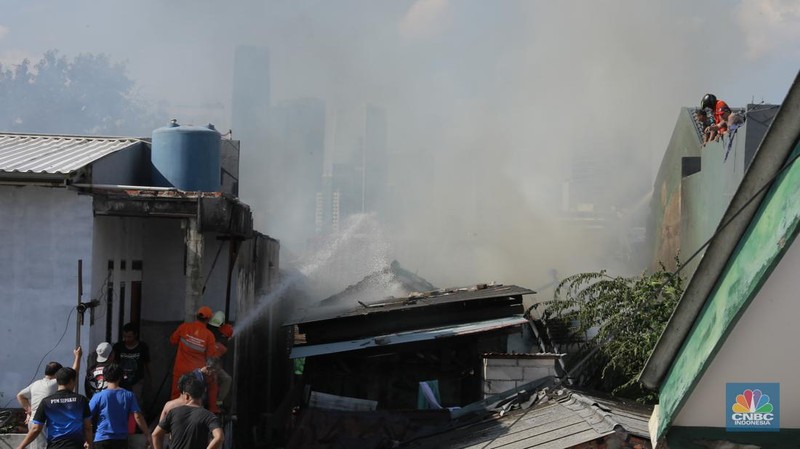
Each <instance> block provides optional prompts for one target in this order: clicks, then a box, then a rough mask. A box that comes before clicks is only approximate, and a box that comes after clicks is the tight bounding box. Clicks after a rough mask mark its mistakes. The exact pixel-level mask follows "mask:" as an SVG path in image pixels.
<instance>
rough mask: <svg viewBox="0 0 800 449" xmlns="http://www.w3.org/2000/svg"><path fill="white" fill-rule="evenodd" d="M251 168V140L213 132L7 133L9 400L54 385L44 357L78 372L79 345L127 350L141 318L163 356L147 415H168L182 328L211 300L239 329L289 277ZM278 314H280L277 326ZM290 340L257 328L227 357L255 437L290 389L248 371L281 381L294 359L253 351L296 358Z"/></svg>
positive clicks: (1, 272) (3, 190)
mask: <svg viewBox="0 0 800 449" xmlns="http://www.w3.org/2000/svg"><path fill="white" fill-rule="evenodd" d="M238 173H239V143H238V142H237V141H232V140H226V139H221V136H220V134H219V133H218V132H217V131H216V130H214V129H213V127H212V126H210V125H209V126H208V127H195V126H179V125H177V123H174V122H173V124H172V125H171V126H169V127H166V128H161V129H159V130H156V131H155V132H154V133H153V139H152V140H151V139H136V138H117V137H90V136H61V135H59V136H56V135H28V134H25V135H23V134H0V231H2V235H3V237H2V239H0V242H2V245H0V246H2V254H3V257H2V258H0V291H2V294H0V295H1V296H2V297H3V299H4V305H5V306H6V307H7V312H8V315H6V316H7V317H12V316H13V317H14V319H5V320H3V321H2V332H3V335H4V336H5V337H4V338H3V339H2V341H0V365H2V366H3V367H4V369H3V372H2V373H0V391H2V392H3V393H4V396H3V397H4V399H6V398H10V399H13V398H14V395H15V394H16V392H17V391H19V390H20V389H22V388H23V387H24V386H26V385H27V384H28V383H29V382H30V381H32V380H33V379H37V378H40V377H41V376H42V372H41V369H39V367H41V366H42V362H43V363H46V362H48V361H50V360H58V361H60V362H62V363H64V364H68V363H69V361H70V360H71V359H72V349H73V348H74V347H75V345H76V344H78V343H79V344H81V345H82V346H83V348H84V354H86V355H88V354H89V353H90V352H91V351H92V350H93V349H94V348H95V347H96V346H97V344H98V343H100V342H103V341H108V342H111V343H114V342H117V341H120V339H121V332H122V326H123V324H125V323H127V322H132V323H136V324H138V325H139V327H140V333H141V340H142V341H144V342H146V343H147V344H148V345H149V347H150V352H151V357H152V362H151V372H152V376H153V379H152V382H151V383H150V385H149V388H147V389H146V390H145V400H144V402H145V404H144V408H145V412H146V414H147V415H148V416H149V417H152V416H154V414H155V415H157V411H158V410H160V407H161V405H160V404H163V402H164V401H165V400H166V399H167V395H168V394H169V388H170V382H171V368H172V363H173V360H174V354H175V347H173V346H171V345H170V344H169V335H170V333H171V332H172V331H173V330H174V329H175V328H176V327H177V326H178V324H180V323H181V322H183V321H184V320H193V319H194V314H195V313H196V310H197V309H198V308H199V307H200V306H201V305H208V306H209V307H211V308H212V309H213V310H221V311H224V312H225V314H226V316H227V317H228V321H229V322H232V323H235V322H236V320H237V319H238V318H240V317H243V316H245V315H246V314H248V313H249V312H251V311H253V310H255V309H256V308H257V306H258V304H257V302H258V298H259V296H261V295H263V294H265V293H266V292H267V291H269V289H270V288H271V287H272V286H273V285H274V284H275V282H276V280H277V276H278V252H279V243H278V241H277V240H275V239H273V238H270V237H268V236H266V235H264V234H261V233H259V232H257V231H256V230H254V229H253V221H252V214H251V210H250V207H249V206H248V205H247V204H245V203H243V202H242V201H240V200H239V198H238V196H237V195H238V185H239V180H238ZM12 236H13V237H12ZM270 313H271V314H278V313H280V307H277V306H276V307H272V308H270V310H269V311H268V313H267V314H265V316H264V317H263V322H264V323H267V322H269V321H268V320H273V319H275V317H272V316H269V315H270ZM276 329H278V330H279V329H280V328H279V326H276ZM281 335H282V334H281ZM65 336H66V337H65ZM73 337H74V338H73ZM279 341H280V339H279V338H278V336H277V335H272V333H271V332H270V329H269V327H268V326H266V325H264V326H252V327H250V328H249V329H248V330H245V331H244V332H243V333H241V335H237V336H236V338H235V340H234V343H233V344H232V346H235V348H232V349H234V350H233V351H231V352H229V353H228V355H227V356H226V358H225V360H224V363H225V364H226V365H227V368H228V370H229V372H230V373H231V374H232V375H233V376H234V379H235V381H234V385H235V387H234V388H235V391H234V392H233V393H232V396H233V402H232V406H233V409H234V410H238V411H239V413H240V415H241V416H242V418H241V419H240V420H239V426H240V427H242V428H244V429H246V430H244V431H243V432H241V433H242V434H243V435H245V436H246V438H252V435H254V433H255V432H253V430H252V428H254V427H257V426H258V422H257V421H258V420H259V419H260V418H259V417H260V416H261V415H262V414H263V413H264V412H266V410H264V407H265V406H264V405H262V404H267V403H270V402H272V399H271V398H270V395H271V394H272V392H271V390H270V388H271V386H277V388H280V385H281V382H280V381H279V380H276V382H267V383H266V384H265V383H264V382H262V381H259V382H258V383H255V382H254V381H253V380H252V379H248V378H247V377H245V376H241V374H242V373H247V372H249V371H250V370H252V369H259V370H261V371H262V372H265V373H268V374H267V375H268V376H269V379H272V378H273V370H279V369H280V368H279V367H278V365H277V364H273V363H272V362H271V360H273V359H277V358H280V357H277V356H275V357H265V358H261V359H260V360H261V361H259V362H258V363H259V365H258V366H257V367H256V366H254V365H253V363H255V362H253V361H248V360H247V359H246V358H245V357H243V356H242V354H245V353H262V354H267V355H275V354H282V353H283V351H281V350H280V349H278V348H280V347H281V344H280V343H278V342H279ZM84 360H85V359H84ZM37 364H38V367H37ZM243 366H247V369H246V370H243V369H241V367H243ZM85 367H86V365H85V364H84V365H83V369H85ZM83 374H84V373H79V376H80V375H83ZM250 377H252V376H250ZM274 377H275V378H276V379H283V378H285V376H277V375H276V376H274ZM236 386H238V387H236ZM245 446H247V444H246V445H245Z"/></svg>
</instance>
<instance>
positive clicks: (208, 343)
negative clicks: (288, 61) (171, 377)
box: [169, 321, 216, 373]
mask: <svg viewBox="0 0 800 449" xmlns="http://www.w3.org/2000/svg"><path fill="white" fill-rule="evenodd" d="M169 342H170V343H172V344H173V345H178V354H177V355H176V356H175V367H174V369H173V372H174V373H187V372H189V371H192V370H194V369H198V368H202V367H204V366H206V358H208V357H214V356H216V339H215V338H214V334H213V333H211V331H210V330H208V329H207V328H206V325H205V323H203V322H202V321H193V322H191V323H183V324H181V325H180V326H178V328H177V329H175V332H173V333H172V336H170V338H169Z"/></svg>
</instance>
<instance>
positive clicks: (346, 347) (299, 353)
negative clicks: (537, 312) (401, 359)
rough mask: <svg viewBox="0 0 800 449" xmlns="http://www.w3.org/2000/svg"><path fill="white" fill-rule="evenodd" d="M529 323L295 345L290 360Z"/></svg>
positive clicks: (508, 321) (504, 321)
mask: <svg viewBox="0 0 800 449" xmlns="http://www.w3.org/2000/svg"><path fill="white" fill-rule="evenodd" d="M527 321H528V320H527V319H525V318H523V317H521V316H510V317H507V318H498V319H494V320H487V321H479V322H476V323H466V324H456V325H452V326H444V327H437V328H433V329H418V330H413V331H407V332H398V333H394V334H388V335H378V336H375V337H369V338H362V339H359V340H350V341H340V342H334V343H323V344H318V345H308V346H295V347H293V348H292V352H291V354H290V355H289V358H292V359H296V358H299V357H313V356H316V355H327V354H335V353H338V352H347V351H357V350H361V349H367V348H374V347H378V346H390V345H399V344H403V343H413V342H417V341H427V340H436V339H439V338H447V337H460V336H463V335H470V334H478V333H482V332H490V331H494V330H498V329H503V328H506V327H511V326H518V325H520V324H525V323H526V322H527Z"/></svg>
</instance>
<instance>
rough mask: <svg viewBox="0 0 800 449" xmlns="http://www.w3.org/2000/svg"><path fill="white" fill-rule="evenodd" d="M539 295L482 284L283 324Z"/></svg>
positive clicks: (314, 311) (308, 313)
mask: <svg viewBox="0 0 800 449" xmlns="http://www.w3.org/2000/svg"><path fill="white" fill-rule="evenodd" d="M535 293H536V292H535V291H533V290H530V289H527V288H524V287H519V286H516V285H502V284H500V285H486V284H483V285H480V286H479V287H478V286H473V287H463V288H448V289H440V290H434V291H430V292H423V293H413V294H411V295H409V296H408V297H406V298H394V299H391V300H386V301H384V302H378V303H372V304H361V305H358V306H355V308H354V309H352V310H349V311H345V312H342V309H341V307H325V306H319V307H312V308H309V309H301V310H298V311H297V312H295V316H294V317H292V318H290V319H289V320H288V321H287V322H285V323H284V326H289V325H293V324H306V323H312V322H317V321H326V320H334V319H338V318H345V317H353V316H362V315H371V314H377V313H385V312H392V311H396V310H408V309H415V308H418V307H427V306H432V305H439V304H447V303H455V302H461V301H476V300H481V299H491V298H503V297H512V296H522V295H531V294H535Z"/></svg>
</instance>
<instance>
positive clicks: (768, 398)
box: [725, 383, 781, 432]
mask: <svg viewBox="0 0 800 449" xmlns="http://www.w3.org/2000/svg"><path fill="white" fill-rule="evenodd" d="M780 397H781V393H780V384H778V383H749V384H746V383H728V384H726V387H725V398H726V401H725V402H726V406H725V408H726V409H727V410H728V412H727V415H728V417H727V419H726V424H725V427H726V429H727V430H728V431H734V432H764V431H767V432H777V431H779V430H780V419H779V415H780Z"/></svg>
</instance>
